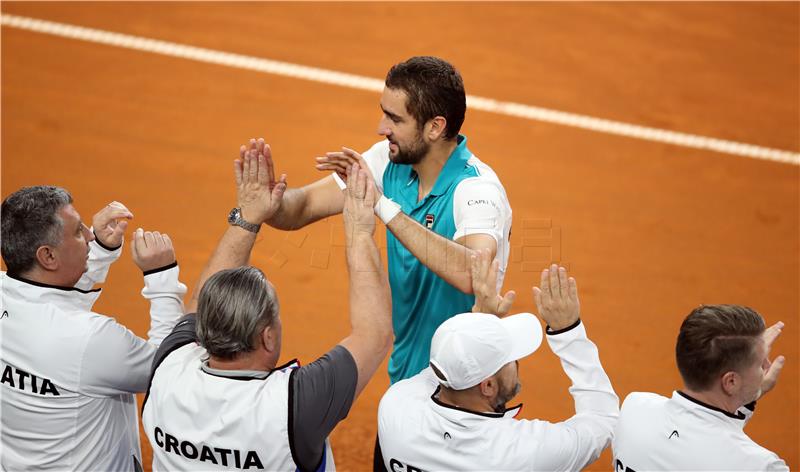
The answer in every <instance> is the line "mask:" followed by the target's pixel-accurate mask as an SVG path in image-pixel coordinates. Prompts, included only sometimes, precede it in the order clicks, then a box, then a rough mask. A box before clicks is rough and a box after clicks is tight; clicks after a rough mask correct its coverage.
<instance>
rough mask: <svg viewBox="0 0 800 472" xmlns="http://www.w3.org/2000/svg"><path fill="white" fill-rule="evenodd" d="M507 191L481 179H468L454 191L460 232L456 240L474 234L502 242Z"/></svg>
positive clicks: (456, 217)
mask: <svg viewBox="0 0 800 472" xmlns="http://www.w3.org/2000/svg"><path fill="white" fill-rule="evenodd" d="M505 200H506V199H505V197H504V196H503V192H502V191H501V190H500V189H499V188H498V187H497V185H495V184H493V183H491V182H487V181H485V180H480V179H475V178H471V179H464V180H462V181H461V182H459V184H458V186H457V187H456V190H455V192H454V194H453V219H454V220H455V224H456V232H455V234H454V235H453V240H456V239H459V238H462V237H464V236H469V235H471V234H488V235H490V236H492V237H494V239H495V241H497V243H498V244H500V242H501V241H502V239H503V224H504V222H505V217H504V214H503V213H504V211H503V208H504V207H505V206H506V204H505Z"/></svg>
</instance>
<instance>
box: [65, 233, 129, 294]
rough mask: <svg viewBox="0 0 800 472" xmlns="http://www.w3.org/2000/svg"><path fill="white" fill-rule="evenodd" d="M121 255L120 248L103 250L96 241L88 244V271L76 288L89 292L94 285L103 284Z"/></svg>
mask: <svg viewBox="0 0 800 472" xmlns="http://www.w3.org/2000/svg"><path fill="white" fill-rule="evenodd" d="M120 255H122V246H119V247H118V248H104V247H103V246H101V245H100V244H99V242H98V241H97V240H95V241H92V242H91V243H89V261H88V263H87V265H88V266H89V268H88V270H87V271H86V272H84V273H83V275H82V276H81V278H80V280H79V281H78V283H76V284H75V287H76V288H79V289H81V290H91V288H92V287H94V285H95V284H100V283H103V282H105V280H106V276H107V275H108V270H109V269H110V268H111V264H113V263H114V262H115V261H116V260H117V259H119V256H120Z"/></svg>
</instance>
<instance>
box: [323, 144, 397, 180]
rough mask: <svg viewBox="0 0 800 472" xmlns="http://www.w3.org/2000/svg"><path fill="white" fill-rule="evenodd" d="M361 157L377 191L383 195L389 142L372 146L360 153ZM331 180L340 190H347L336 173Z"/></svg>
mask: <svg viewBox="0 0 800 472" xmlns="http://www.w3.org/2000/svg"><path fill="white" fill-rule="evenodd" d="M361 156H362V157H364V160H365V161H367V167H369V171H370V173H371V174H372V177H373V178H374V179H375V184H376V185H377V186H378V190H380V192H381V193H383V173H384V172H385V171H386V166H387V165H389V141H386V140H384V141H381V142H378V143H375V144H373V145H372V147H371V148H369V149H367V150H366V151H365V152H364V153H362V154H361ZM333 180H335V181H336V185H338V186H339V188H340V189H342V190H344V189H345V188H347V184H345V183H344V181H343V180H342V179H341V178H340V177H339V174H337V173H336V172H334V173H333Z"/></svg>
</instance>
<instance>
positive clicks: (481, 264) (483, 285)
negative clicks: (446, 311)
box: [471, 249, 516, 318]
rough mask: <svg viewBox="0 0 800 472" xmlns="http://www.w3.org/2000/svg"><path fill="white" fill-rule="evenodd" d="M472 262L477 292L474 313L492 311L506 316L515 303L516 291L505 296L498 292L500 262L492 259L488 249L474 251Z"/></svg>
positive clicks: (473, 287)
mask: <svg viewBox="0 0 800 472" xmlns="http://www.w3.org/2000/svg"><path fill="white" fill-rule="evenodd" d="M471 262H472V292H473V293H474V294H475V304H474V305H472V312H473V313H491V314H494V315H497V316H499V317H501V318H502V317H504V316H506V315H507V314H508V311H509V310H510V309H511V305H512V304H513V303H514V299H515V298H516V293H515V292H514V291H513V290H509V291H508V292H506V294H505V295H504V296H502V297H501V296H500V294H499V293H497V271H498V268H499V267H500V262H499V261H496V260H494V261H493V260H492V257H491V252H490V251H489V250H488V249H478V250H475V251H473V253H472V256H471Z"/></svg>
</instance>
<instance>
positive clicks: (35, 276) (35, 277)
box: [19, 267, 80, 287]
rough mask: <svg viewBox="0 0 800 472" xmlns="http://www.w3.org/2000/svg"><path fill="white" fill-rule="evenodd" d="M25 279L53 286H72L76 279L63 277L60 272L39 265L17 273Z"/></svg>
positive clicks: (76, 281)
mask: <svg viewBox="0 0 800 472" xmlns="http://www.w3.org/2000/svg"><path fill="white" fill-rule="evenodd" d="M19 276H20V277H22V278H23V279H25V280H30V281H31V282H37V283H40V284H46V285H53V286H55V287H74V286H75V284H77V283H78V280H80V278H78V280H73V278H67V277H64V276H63V275H62V274H60V273H59V272H56V271H52V270H44V269H42V268H41V267H34V268H33V269H31V270H29V271H27V272H25V273H22V274H19Z"/></svg>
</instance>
